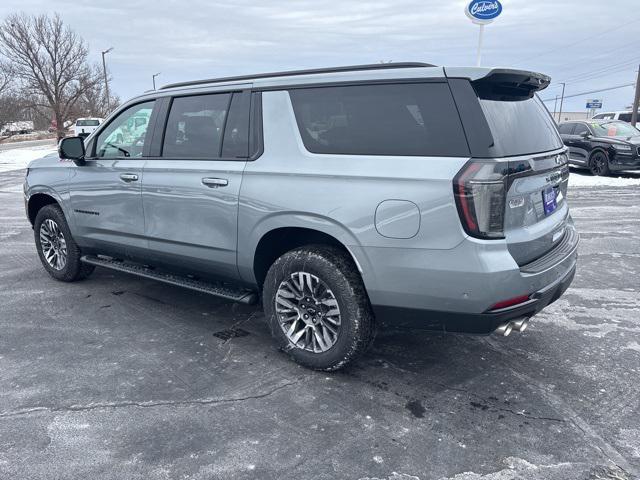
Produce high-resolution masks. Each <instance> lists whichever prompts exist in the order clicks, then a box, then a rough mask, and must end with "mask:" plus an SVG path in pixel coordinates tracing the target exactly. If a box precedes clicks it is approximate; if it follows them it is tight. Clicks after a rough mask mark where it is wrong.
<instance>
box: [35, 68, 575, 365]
mask: <svg viewBox="0 0 640 480" xmlns="http://www.w3.org/2000/svg"><path fill="white" fill-rule="evenodd" d="M549 82H550V78H549V77H547V76H545V75H542V74H538V73H533V72H529V71H520V70H512V69H491V68H473V67H472V68H463V67H453V68H449V67H436V66H433V65H429V64H418V63H407V64H393V63H391V64H377V65H359V66H353V67H339V68H333V69H317V70H306V71H294V72H279V73H272V74H259V75H254V76H244V77H233V78H223V79H211V80H202V81H194V82H185V83H180V84H174V85H169V86H167V87H164V88H161V89H159V90H157V91H153V92H150V93H147V94H144V95H142V96H140V97H138V98H135V99H133V100H130V101H129V102H127V103H126V104H124V105H122V106H121V107H120V109H119V110H118V111H117V112H115V113H114V114H113V115H112V116H111V118H110V120H109V121H108V122H105V124H103V125H101V126H100V127H99V128H98V129H97V130H96V131H95V132H94V133H93V134H91V135H90V136H89V138H87V139H86V140H85V141H82V140H81V139H79V138H77V137H74V138H66V139H64V140H62V141H61V142H60V145H59V155H55V156H50V157H45V158H43V159H40V160H36V161H34V162H32V163H31V164H30V165H29V168H28V170H27V172H28V173H27V176H26V178H25V185H24V192H25V204H26V207H27V215H28V218H29V220H30V222H31V224H32V225H33V227H34V233H35V242H36V247H37V252H38V254H39V256H40V259H41V262H42V264H43V266H44V268H45V269H46V271H47V272H48V273H49V274H50V275H51V276H53V277H54V278H56V279H58V280H62V281H67V282H70V281H75V280H80V279H82V278H84V277H86V276H87V275H89V274H90V273H91V272H92V270H93V269H94V267H95V266H101V267H106V268H111V269H115V270H118V271H122V272H128V273H131V274H134V275H139V276H142V277H145V278H152V279H155V280H158V281H162V282H167V283H170V284H173V285H180V286H183V287H185V288H190V289H193V290H197V291H199V292H205V293H209V294H213V295H217V296H221V297H223V298H226V299H229V300H234V301H238V302H243V303H248V304H253V303H257V302H258V301H259V299H260V298H262V304H263V307H264V310H265V316H266V319H267V321H268V323H269V325H270V330H271V332H272V334H273V336H274V337H275V339H276V340H277V342H278V343H279V345H280V346H281V347H282V349H283V350H284V351H285V352H287V353H288V354H289V355H291V356H292V357H293V358H294V359H295V360H296V361H298V362H300V363H301V364H303V365H305V366H308V367H311V368H314V369H321V370H335V369H338V368H341V367H342V366H344V365H346V364H347V363H349V362H350V361H352V360H353V359H354V358H356V357H357V356H358V355H359V354H361V353H362V352H363V351H364V350H365V349H366V348H367V347H368V346H369V345H370V344H371V342H372V341H373V338H374V334H375V331H376V328H377V326H379V325H380V324H391V325H395V326H404V327H417V328H425V329H435V330H438V331H446V332H450V331H454V332H469V333H484V334H488V333H491V332H493V331H496V332H498V333H500V334H502V335H508V334H509V333H510V332H511V331H523V330H524V329H525V328H526V326H527V324H528V322H529V319H530V318H531V317H532V316H533V315H535V314H536V313H537V312H539V311H540V310H542V309H543V308H544V307H546V306H547V305H549V304H550V303H551V302H554V301H555V300H557V299H558V298H559V297H560V295H562V293H563V292H564V291H565V290H566V289H567V288H568V286H569V285H570V283H571V281H572V279H573V276H574V273H575V268H576V259H577V245H578V234H577V232H576V230H575V228H574V225H573V221H572V219H571V216H570V215H569V206H568V203H567V201H566V197H567V183H568V178H569V168H568V165H567V156H566V150H567V149H566V147H565V146H564V145H563V144H562V140H561V139H560V137H559V135H558V132H557V129H556V125H555V123H554V121H553V120H552V118H551V116H550V115H549V114H548V112H547V110H546V109H545V107H544V105H543V104H542V102H541V101H540V100H539V99H538V97H537V96H536V95H535V92H537V91H539V90H542V89H544V88H546V87H547V86H548V84H549ZM505 118H508V119H510V120H511V121H508V122H506V121H504V119H505ZM60 158H63V159H68V160H72V161H68V162H60Z"/></svg>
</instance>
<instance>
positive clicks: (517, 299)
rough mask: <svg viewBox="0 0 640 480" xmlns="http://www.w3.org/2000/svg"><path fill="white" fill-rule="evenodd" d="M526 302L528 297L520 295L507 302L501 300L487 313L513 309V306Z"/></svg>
mask: <svg viewBox="0 0 640 480" xmlns="http://www.w3.org/2000/svg"><path fill="white" fill-rule="evenodd" d="M528 301H529V295H520V296H519V297H514V298H510V299H509V300H503V301H501V302H498V303H496V304H495V305H494V306H492V307H491V308H490V309H489V311H492V310H501V309H503V308H507V307H513V306H515V305H518V304H520V303H524V302H528Z"/></svg>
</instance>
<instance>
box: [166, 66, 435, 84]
mask: <svg viewBox="0 0 640 480" xmlns="http://www.w3.org/2000/svg"><path fill="white" fill-rule="evenodd" d="M420 67H435V65H431V64H430V63H422V62H397V63H393V62H390V63H372V64H368V65H348V66H344V67H331V68H312V69H309V70H289V71H285V72H272V73H257V74H255V75H240V76H237V77H222V78H208V79H205V80H192V81H189V82H179V83H170V84H168V85H164V86H163V87H160V90H165V89H168V88H176V87H188V86H192V85H203V84H206V83H219V82H234V81H238V80H254V79H257V78H271V77H289V76H294V75H310V74H314V73H336V72H355V71H359V70H383V69H386V68H420Z"/></svg>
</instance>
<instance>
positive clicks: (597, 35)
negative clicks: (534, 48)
mask: <svg viewBox="0 0 640 480" xmlns="http://www.w3.org/2000/svg"><path fill="white" fill-rule="evenodd" d="M638 21H640V17H637V18H635V19H633V20H631V21H630V22H626V23H622V24H620V25H616V26H615V27H613V28H609V29H607V30H602V31H600V32H598V33H596V34H595V35H590V36H588V37H583V38H581V39H580V40H576V41H575V42H572V43H567V44H565V45H562V46H559V47H558V48H554V49H553V50H547V51H546V52H544V53H540V54H538V55H534V56H533V57H528V58H527V59H526V61H527V62H529V61H531V60H532V59H534V58H540V57H543V56H545V55H548V54H550V53H554V52H557V51H558V50H560V49H565V48H567V47H573V46H575V45H578V44H580V43H583V42H584V41H585V40H591V39H592V38H596V37H599V36H601V35H604V34H605V33H610V32H613V31H614V30H620V29H621V28H622V27H626V26H627V25H631V24H632V23H636V22H638ZM523 62H525V60H522V61H519V62H516V65H517V64H519V63H523Z"/></svg>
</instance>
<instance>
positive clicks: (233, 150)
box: [222, 93, 250, 158]
mask: <svg viewBox="0 0 640 480" xmlns="http://www.w3.org/2000/svg"><path fill="white" fill-rule="evenodd" d="M249 112H250V96H249V94H248V93H234V94H233V99H232V100H231V108H229V117H228V118H227V124H226V125H225V128H224V143H223V145H222V157H223V158H246V157H247V156H249Z"/></svg>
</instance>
